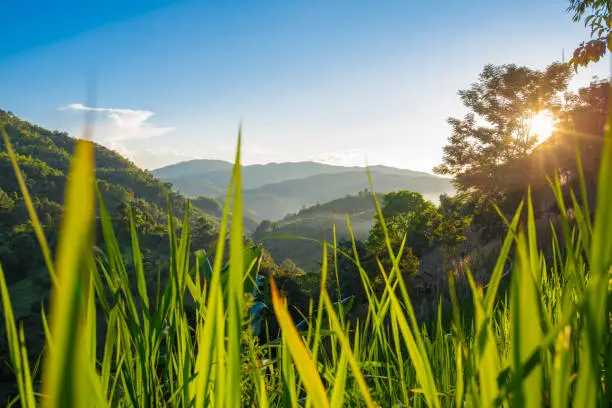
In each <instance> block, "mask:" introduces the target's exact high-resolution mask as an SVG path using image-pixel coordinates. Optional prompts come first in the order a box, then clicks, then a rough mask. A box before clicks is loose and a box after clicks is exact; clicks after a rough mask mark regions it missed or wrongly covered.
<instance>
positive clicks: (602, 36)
mask: <svg viewBox="0 0 612 408" xmlns="http://www.w3.org/2000/svg"><path fill="white" fill-rule="evenodd" d="M567 11H569V12H572V13H573V16H572V20H573V21H574V22H575V23H577V22H579V21H581V20H583V21H584V26H585V27H588V28H589V29H590V30H591V40H590V41H587V42H582V43H580V45H579V46H578V48H576V50H574V55H573V56H572V58H571V59H570V61H569V65H570V66H572V67H574V69H575V70H577V69H578V67H579V66H582V67H585V66H587V65H588V64H589V63H591V62H597V61H599V60H600V59H601V58H602V57H603V56H604V55H606V52H607V51H612V17H611V14H612V13H611V11H612V1H611V0H570V5H569V7H568V8H567Z"/></svg>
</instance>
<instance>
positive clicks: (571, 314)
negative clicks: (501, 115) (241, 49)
mask: <svg viewBox="0 0 612 408" xmlns="http://www.w3.org/2000/svg"><path fill="white" fill-rule="evenodd" d="M611 117H612V116H611ZM608 129H609V128H608ZM239 139H240V138H239ZM7 145H8V140H7ZM605 146H606V147H605V149H606V151H605V154H604V158H603V161H602V164H601V173H600V174H601V176H600V180H599V193H598V202H597V205H596V208H597V210H596V214H595V215H596V216H595V217H592V216H591V214H589V205H588V204H587V203H585V202H579V200H578V199H577V198H576V196H577V197H584V196H586V195H585V194H580V192H577V195H576V196H574V200H573V201H574V202H572V203H564V202H563V201H562V200H563V199H562V194H561V186H560V184H559V181H558V180H552V181H551V188H553V190H554V191H555V193H556V195H557V197H558V200H559V203H558V204H559V207H560V210H561V224H562V229H561V230H560V231H556V232H557V235H556V236H555V237H554V239H553V242H552V243H551V247H552V249H553V256H552V258H550V259H546V258H545V257H544V256H543V255H542V252H541V249H540V248H538V247H537V243H536V242H537V237H536V228H535V220H534V215H533V208H532V204H531V199H530V197H529V196H528V197H527V198H526V200H525V201H524V203H523V204H522V205H521V207H520V208H518V209H517V212H516V215H515V216H514V218H513V219H511V220H508V225H509V233H508V235H507V236H506V238H505V240H504V242H503V245H502V247H501V250H500V253H499V258H498V261H497V264H496V266H495V268H494V269H493V270H492V271H491V274H490V280H489V282H488V284H487V285H486V286H484V287H481V286H478V285H477V284H476V283H475V282H474V280H473V279H472V278H471V275H470V273H469V271H468V272H467V275H466V277H465V278H466V279H468V281H469V282H470V285H471V288H472V302H473V307H469V308H462V305H460V304H458V302H456V301H455V302H454V308H453V316H452V324H450V325H449V324H443V319H442V316H441V314H439V315H438V320H437V321H436V322H434V323H433V324H428V325H422V324H420V323H419V322H417V319H416V317H415V313H414V310H413V306H412V302H411V299H410V297H409V295H408V291H407V289H406V285H405V282H404V281H403V279H402V274H401V273H400V271H399V270H398V268H397V262H395V267H393V268H392V269H391V270H385V269H384V267H383V266H382V265H380V274H381V276H382V277H383V278H384V282H385V286H386V289H385V290H384V291H383V292H382V293H375V292H374V291H373V290H372V286H371V284H370V282H369V280H368V277H367V274H366V273H365V271H363V270H362V269H361V273H360V278H361V279H362V282H363V285H364V287H365V292H366V296H367V299H368V304H369V309H368V314H367V316H366V317H365V318H363V319H362V320H359V321H352V322H349V321H347V320H346V319H345V316H344V313H343V310H342V306H336V305H334V304H332V301H331V298H330V295H329V294H328V293H327V292H326V289H325V288H326V285H325V284H324V283H325V281H326V280H327V279H335V277H334V274H335V273H336V272H337V271H336V268H335V265H334V264H332V263H331V262H330V263H329V264H328V259H329V257H328V254H330V253H331V254H332V255H333V257H332V258H331V259H335V258H337V257H340V256H349V257H351V254H346V253H342V252H340V251H339V250H338V249H337V248H336V247H335V245H334V243H333V242H332V243H331V244H329V245H326V246H324V247H323V249H322V253H321V259H322V263H323V266H322V269H321V275H320V276H321V283H322V284H321V288H322V289H321V296H320V297H319V302H318V304H316V305H312V308H311V310H313V311H314V312H313V313H311V315H310V316H309V317H308V323H309V324H308V325H306V327H307V328H306V329H305V330H302V331H298V330H297V329H296V327H295V325H294V323H293V322H292V320H291V317H290V315H289V313H288V310H287V308H286V305H285V303H284V302H283V299H282V298H281V297H280V296H279V293H278V291H277V290H276V286H275V284H274V282H273V281H271V282H270V286H271V293H272V305H271V306H272V308H273V310H274V313H275V315H276V318H277V320H278V324H279V326H280V327H281V334H280V339H278V341H271V342H268V343H264V344H262V342H258V341H256V340H255V339H254V338H253V335H252V333H251V330H250V325H249V313H248V312H249V307H250V306H251V298H252V295H251V293H252V291H253V288H254V285H253V282H254V279H255V276H256V275H257V272H258V269H257V267H258V263H257V261H258V252H257V251H256V250H253V249H251V248H245V247H243V228H242V196H241V194H242V185H241V173H240V166H239V164H240V141H239V143H238V150H237V151H238V153H237V155H236V165H235V167H234V171H233V178H232V181H231V184H230V188H229V190H228V197H227V199H226V200H225V209H224V216H223V222H222V225H221V236H228V237H229V240H228V242H229V244H228V245H229V247H227V248H226V247H225V240H220V244H219V245H218V246H217V249H216V251H217V253H216V254H215V256H214V263H213V264H212V266H209V264H208V261H207V260H206V259H204V258H203V257H202V256H196V257H195V261H194V260H193V259H194V258H193V257H192V256H190V234H189V229H188V228H183V229H182V231H181V234H180V236H177V235H175V228H174V226H173V222H172V220H173V217H172V214H169V217H168V219H169V225H168V235H169V237H170V246H171V261H170V268H169V270H168V273H167V281H166V282H160V283H159V284H158V286H157V287H154V288H151V287H147V282H150V281H151V279H147V277H146V276H145V272H144V268H143V264H142V258H141V253H140V249H139V245H138V237H137V235H136V232H135V228H134V227H133V226H132V252H133V265H134V271H135V273H134V275H131V274H128V271H127V269H126V265H125V262H124V260H123V258H122V252H121V250H120V248H119V247H118V244H117V240H116V239H115V234H114V232H113V230H112V226H111V222H110V218H109V216H108V213H107V212H106V210H105V208H104V204H103V203H102V202H100V201H98V200H97V199H96V186H95V184H94V157H93V146H92V143H91V142H89V141H85V140H82V141H79V143H78V147H77V149H76V151H75V155H74V157H73V159H72V168H71V175H70V177H69V185H68V189H67V192H66V200H65V203H66V212H65V214H64V217H63V220H62V227H61V231H60V242H59V245H58V249H57V252H56V255H55V259H54V260H52V259H51V257H50V255H49V254H50V251H49V250H48V245H47V243H46V241H45V238H44V234H42V233H40V234H39V235H38V238H39V241H40V244H41V247H42V248H43V252H44V253H45V254H46V256H47V260H48V262H47V265H48V269H49V274H50V275H51V278H52V282H53V288H52V296H51V303H50V308H49V310H46V311H44V312H43V323H44V327H45V329H46V340H47V344H46V347H45V350H44V356H43V361H42V370H37V367H32V366H31V362H29V361H28V359H27V351H26V350H25V346H24V345H23V344H24V337H25V336H27V333H24V330H23V328H22V326H21V325H20V324H19V322H16V321H15V319H14V317H13V308H12V306H11V299H10V296H9V293H8V290H7V286H6V283H5V279H4V273H3V272H2V270H1V268H0V289H1V292H2V301H3V316H4V320H5V323H6V331H7V338H8V343H9V346H10V356H11V361H10V363H11V365H12V367H13V370H14V373H15V381H16V384H17V386H18V391H19V395H18V396H17V397H16V398H15V400H14V401H13V403H14V404H17V405H19V404H20V405H21V406H23V407H33V406H38V405H41V406H43V407H62V408H67V407H68V408H69V407H154V406H155V407H163V406H172V407H203V406H217V407H237V406H258V407H267V406H283V407H284V406H291V407H293V406H305V407H326V406H333V407H337V406H367V407H371V406H383V407H389V406H398V407H399V406H415V407H421V406H431V407H441V406H445V407H447V406H448V407H450V406H455V407H490V406H517V407H518V406H521V407H522V406H525V407H539V406H551V407H564V408H565V407H568V406H569V405H572V406H575V407H595V406H601V407H603V406H608V403H609V401H612V390H611V389H610V384H611V383H612V382H611V381H610V377H611V376H612V372H611V368H612V344H611V336H610V333H611V316H612V308H611V304H612V303H611V302H610V300H609V299H610V297H609V294H610V290H611V289H610V287H611V285H610V265H611V264H612V233H611V231H612V230H610V225H612V133H610V131H608V134H607V137H606V144H605ZM14 163H15V167H16V171H18V169H17V166H16V162H14ZM21 185H22V190H23V192H24V195H26V194H27V193H26V191H25V184H24V183H23V180H21ZM26 197H27V196H26ZM230 202H231V205H232V210H231V214H232V216H231V217H230V216H229V215H228V214H230ZM96 206H97V207H98V210H97V211H99V215H100V217H101V224H102V229H103V235H104V248H105V250H104V255H102V254H100V252H97V251H94V250H93V238H92V237H93V226H94V218H95V216H96ZM570 206H571V207H572V209H573V210H572V211H571V212H569V211H567V210H566V208H569V207H570ZM30 212H31V216H32V222H33V224H34V225H35V226H38V227H40V225H39V223H38V220H37V219H36V217H35V214H34V211H33V207H32V206H30ZM378 212H379V215H380V207H378ZM230 218H231V219H230ZM184 225H186V226H187V225H188V223H187V222H185V223H184ZM229 226H231V227H229ZM349 230H350V225H349ZM387 245H388V247H389V251H390V252H391V253H390V256H391V258H392V259H393V260H395V259H399V258H400V255H401V250H400V253H393V252H392V249H391V245H390V243H389V242H387ZM227 251H229V267H227V268H224V265H223V264H222V259H223V258H224V257H223V254H224V253H226V252H227ZM510 257H511V258H512V265H513V270H512V273H511V276H512V277H511V282H510V288H509V290H508V291H506V292H504V293H503V294H501V293H500V292H499V290H498V289H499V287H500V282H501V279H502V274H503V271H504V267H505V265H506V264H507V260H508V259H510ZM354 261H355V262H356V263H357V265H359V260H358V259H354ZM134 282H136V284H134ZM452 287H453V285H452V279H451V292H450V294H449V296H451V298H453V299H456V298H455V296H454V292H453V290H452ZM152 293H153V294H154V295H153V296H152V295H151V294H152ZM96 308H97V309H98V310H99V311H100V312H99V313H96ZM465 309H469V310H471V311H473V312H472V313H470V316H467V315H464V313H463V310H465ZM99 316H103V318H104V319H105V322H104V323H105V324H104V325H103V326H104V327H106V330H105V333H104V337H103V339H104V340H103V343H102V344H98V337H99V336H98V333H97V330H98V328H99V326H100V325H99V324H98V323H99V322H97V319H99V318H100V317H99ZM606 401H608V402H606Z"/></svg>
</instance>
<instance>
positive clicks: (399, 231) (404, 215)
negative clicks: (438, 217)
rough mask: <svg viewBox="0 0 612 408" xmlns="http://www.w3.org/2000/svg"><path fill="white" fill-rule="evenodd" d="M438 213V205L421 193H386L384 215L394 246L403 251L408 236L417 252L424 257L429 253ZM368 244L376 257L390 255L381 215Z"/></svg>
mask: <svg viewBox="0 0 612 408" xmlns="http://www.w3.org/2000/svg"><path fill="white" fill-rule="evenodd" d="M435 214H436V207H435V206H434V205H433V204H432V203H431V202H429V201H427V200H425V199H424V198H423V196H422V195H421V194H419V193H414V192H412V191H405V190H404V191H398V192H393V193H389V194H387V195H385V197H384V198H383V207H382V215H383V219H384V223H385V226H386V229H387V234H388V237H389V240H390V241H391V245H392V247H393V249H394V250H395V251H397V250H399V247H400V245H401V243H402V241H403V239H404V235H405V236H406V244H405V246H406V247H407V248H411V249H412V252H413V253H414V255H416V256H417V257H419V258H420V257H422V256H423V255H425V254H426V253H427V252H429V250H430V249H431V233H432V230H431V228H430V227H431V219H432V217H434V216H435ZM366 244H367V246H368V249H369V250H370V251H372V253H374V254H375V255H376V256H379V257H386V256H388V250H387V245H386V241H385V234H384V230H383V224H382V223H381V220H380V219H378V217H377V216H375V223H374V226H373V227H372V229H371V230H370V235H369V237H368V241H367V243H366ZM411 255H412V254H411Z"/></svg>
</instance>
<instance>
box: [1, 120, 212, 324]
mask: <svg viewBox="0 0 612 408" xmlns="http://www.w3.org/2000/svg"><path fill="white" fill-rule="evenodd" d="M0 128H4V129H5V131H6V132H7V134H8V136H9V139H10V142H11V144H12V146H13V148H14V150H15V152H16V154H17V158H18V162H19V166H20V167H21V170H22V173H23V175H24V178H25V181H26V184H27V187H28V190H29V192H30V194H31V196H32V199H33V202H34V206H35V208H36V211H37V213H38V216H39V218H40V220H41V223H42V224H43V227H44V230H45V233H46V235H47V237H48V239H49V241H50V242H51V245H52V246H53V245H54V243H55V241H56V239H55V238H56V235H57V231H58V227H59V222H60V216H61V213H62V202H63V200H64V187H65V184H66V174H67V172H68V168H69V165H70V157H71V153H72V151H73V149H74V147H75V144H76V139H74V138H72V137H70V136H68V135H67V134H66V133H62V132H57V131H51V130H47V129H44V128H42V127H39V126H36V125H33V124H31V123H28V122H26V121H24V120H21V119H20V118H18V117H17V116H15V115H14V114H12V113H10V112H5V111H2V110H0ZM95 160H96V178H97V185H98V188H99V190H100V193H101V195H102V198H103V199H104V202H105V204H106V207H107V208H108V210H109V212H110V214H111V216H112V217H113V221H114V223H115V224H117V230H118V231H119V233H121V232H125V231H127V219H128V211H127V209H128V208H129V207H132V208H133V212H134V218H135V221H136V225H137V228H138V232H139V233H140V234H141V235H143V239H144V241H143V250H144V251H145V253H146V254H150V256H151V258H156V257H157V255H160V256H161V257H162V258H163V253H164V252H165V251H167V245H166V244H165V242H166V241H165V239H164V238H163V236H164V232H165V231H166V225H167V197H168V198H169V199H170V201H171V203H172V207H173V214H174V216H175V217H177V223H178V224H177V225H180V220H182V218H183V216H184V213H185V206H186V199H185V198H184V197H182V196H181V195H179V194H176V193H175V192H173V191H172V190H171V189H170V188H169V186H167V185H164V183H162V182H161V181H159V180H157V179H156V178H155V177H154V176H153V175H152V174H150V173H148V172H146V171H143V170H141V169H139V168H138V167H136V165H134V164H133V163H132V162H130V161H128V160H126V159H125V158H123V157H121V156H120V155H118V154H117V153H115V152H113V151H111V150H109V149H107V148H105V147H103V146H100V145H97V144H96V145H95ZM198 203H199V204H202V206H204V205H207V206H208V207H209V210H207V211H206V213H205V212H204V211H202V210H201V209H198V208H194V209H193V211H192V219H193V220H194V224H197V225H200V226H201V227H202V228H203V229H204V230H205V231H210V232H211V233H212V231H213V230H214V226H215V223H216V218H215V216H214V215H215V214H214V212H215V211H214V210H215V208H214V205H212V204H214V202H213V203H211V202H205V201H204V200H200V201H199V202H198ZM198 203H196V204H195V205H198ZM207 213H208V214H207ZM123 227H126V228H123ZM120 239H121V237H120ZM0 264H1V265H2V267H3V269H4V271H5V273H6V275H7V279H8V281H9V285H10V286H12V287H13V288H14V290H15V291H16V292H18V289H19V288H20V287H22V286H23V287H24V288H27V290H28V293H29V292H31V293H38V294H39V295H40V294H41V293H44V292H45V290H44V289H45V287H46V286H47V284H48V278H47V273H46V271H45V269H44V262H43V259H42V254H41V251H40V249H39V246H38V243H37V241H36V238H35V235H34V232H33V229H32V227H31V224H30V221H29V216H28V213H27V210H26V207H25V204H24V201H23V199H22V195H21V192H20V189H19V185H18V181H17V178H16V176H15V172H14V170H13V167H12V165H11V160H10V157H9V155H8V153H7V149H6V146H5V145H4V141H0ZM29 278H32V279H33V280H32V279H29ZM34 278H35V279H34ZM33 282H34V283H33ZM35 283H38V284H39V285H40V286H41V287H40V288H37V287H33V286H36V285H35ZM39 295H37V296H34V297H29V298H28V303H35V302H37V301H39V300H40V296H39ZM16 297H17V295H16V294H15V295H14V298H16ZM25 310H26V311H27V307H25ZM22 311H23V310H19V309H18V310H17V312H22Z"/></svg>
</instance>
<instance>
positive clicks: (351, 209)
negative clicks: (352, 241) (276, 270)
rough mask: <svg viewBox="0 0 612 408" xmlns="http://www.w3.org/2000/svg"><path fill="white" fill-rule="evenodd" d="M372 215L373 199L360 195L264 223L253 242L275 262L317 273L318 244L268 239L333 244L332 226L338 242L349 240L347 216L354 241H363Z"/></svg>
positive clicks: (319, 257)
mask: <svg viewBox="0 0 612 408" xmlns="http://www.w3.org/2000/svg"><path fill="white" fill-rule="evenodd" d="M378 199H379V200H380V201H382V195H380V194H379V195H378ZM375 212H376V207H375V205H374V199H373V197H372V195H370V194H363V193H362V194H360V195H354V196H347V197H343V198H339V199H336V200H333V201H330V202H328V203H325V204H320V205H314V206H312V207H308V208H305V209H303V210H301V211H299V213H297V214H292V215H288V216H286V217H285V218H283V219H282V220H280V221H275V222H267V221H264V222H262V223H261V224H260V225H259V227H258V228H257V229H256V230H255V232H254V233H253V239H254V240H255V241H256V242H263V243H264V247H265V248H266V250H268V251H269V252H270V254H271V255H272V257H273V258H274V259H275V260H276V261H278V262H283V261H285V260H286V259H290V260H292V261H293V262H295V263H296V264H297V265H298V266H299V267H301V268H302V269H304V270H305V271H306V272H316V271H318V269H319V262H320V261H321V254H322V252H321V245H320V244H318V243H317V242H312V241H307V240H302V239H290V238H276V239H275V238H269V237H270V236H274V235H286V236H294V237H305V238H312V239H315V240H319V241H327V242H332V240H333V226H334V225H335V226H336V237H337V239H338V240H342V239H343V238H344V239H348V238H349V237H350V236H349V233H348V228H347V225H346V216H347V215H348V217H349V219H350V222H351V229H352V231H353V234H354V236H355V238H356V239H358V240H363V241H365V240H366V239H367V237H368V232H369V230H370V228H371V227H372V225H373V223H374V221H373V217H374V214H375Z"/></svg>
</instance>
